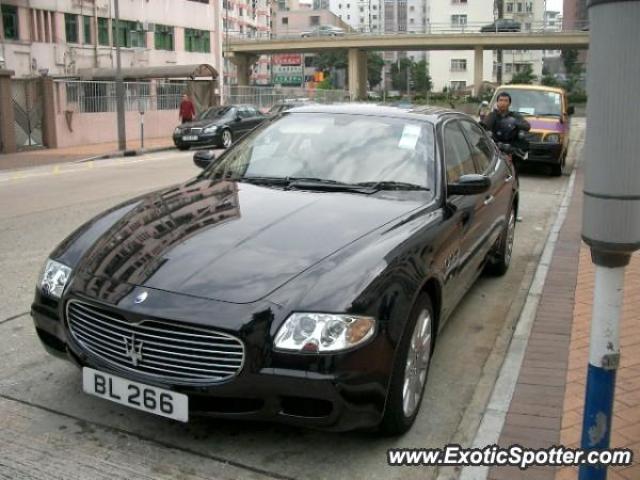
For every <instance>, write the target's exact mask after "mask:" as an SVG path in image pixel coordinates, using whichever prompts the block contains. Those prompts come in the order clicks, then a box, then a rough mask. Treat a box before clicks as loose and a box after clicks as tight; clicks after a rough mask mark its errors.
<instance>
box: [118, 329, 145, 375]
mask: <svg viewBox="0 0 640 480" xmlns="http://www.w3.org/2000/svg"><path fill="white" fill-rule="evenodd" d="M122 338H123V339H124V354H125V355H126V356H127V357H129V359H130V360H131V365H133V366H134V367H137V366H138V363H140V362H141V361H142V344H143V343H144V342H142V341H139V342H136V334H135V333H134V334H132V335H131V338H128V337H122Z"/></svg>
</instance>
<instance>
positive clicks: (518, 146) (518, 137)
mask: <svg viewBox="0 0 640 480" xmlns="http://www.w3.org/2000/svg"><path fill="white" fill-rule="evenodd" d="M509 107H511V95H509V94H508V93H507V92H501V93H499V94H498V98H497V99H496V108H495V110H494V111H492V112H491V113H489V114H488V115H487V116H486V117H484V119H483V120H482V121H481V125H482V126H483V127H484V128H485V129H487V130H488V131H490V132H491V134H492V136H493V139H494V140H495V141H496V143H498V144H507V145H510V146H511V150H512V151H511V152H509V151H507V152H505V153H513V154H515V155H516V156H522V152H523V151H527V150H529V142H528V141H527V140H526V139H525V138H524V132H528V131H529V130H530V129H531V125H529V122H527V121H526V120H525V119H524V117H523V116H522V115H521V114H520V113H518V112H512V111H511V110H510V109H509ZM521 132H522V133H521Z"/></svg>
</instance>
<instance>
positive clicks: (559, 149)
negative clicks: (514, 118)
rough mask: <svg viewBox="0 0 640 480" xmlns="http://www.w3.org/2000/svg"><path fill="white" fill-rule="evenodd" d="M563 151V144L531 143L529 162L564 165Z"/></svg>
mask: <svg viewBox="0 0 640 480" xmlns="http://www.w3.org/2000/svg"><path fill="white" fill-rule="evenodd" d="M563 151H564V149H563V145H562V143H542V142H535V143H534V142H531V143H530V144H529V157H528V159H527V161H529V162H536V163H546V164H551V165H558V164H560V163H562V155H563Z"/></svg>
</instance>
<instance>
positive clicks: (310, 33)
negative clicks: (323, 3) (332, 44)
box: [300, 25, 344, 38]
mask: <svg viewBox="0 0 640 480" xmlns="http://www.w3.org/2000/svg"><path fill="white" fill-rule="evenodd" d="M300 36H301V37H302V38H308V37H342V36H344V29H343V28H340V27H335V26H333V25H320V26H317V27H314V28H312V29H311V30H307V31H304V32H302V33H301V34H300Z"/></svg>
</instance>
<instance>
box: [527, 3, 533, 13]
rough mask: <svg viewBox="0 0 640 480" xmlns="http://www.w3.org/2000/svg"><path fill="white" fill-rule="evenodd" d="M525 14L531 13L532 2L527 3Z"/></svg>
mask: <svg viewBox="0 0 640 480" xmlns="http://www.w3.org/2000/svg"><path fill="white" fill-rule="evenodd" d="M527 12H529V13H531V12H533V3H532V2H527Z"/></svg>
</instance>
